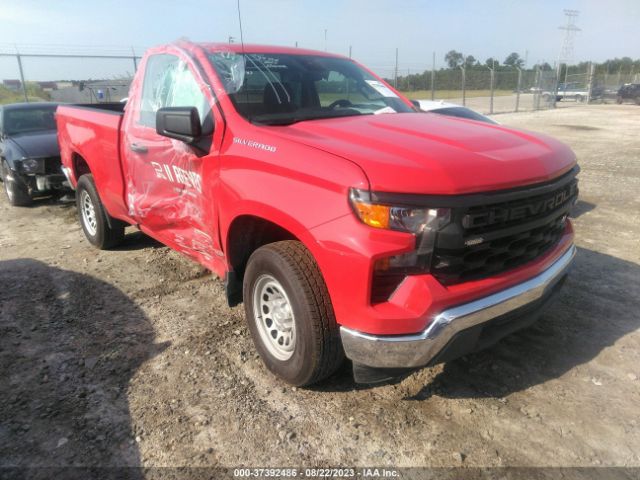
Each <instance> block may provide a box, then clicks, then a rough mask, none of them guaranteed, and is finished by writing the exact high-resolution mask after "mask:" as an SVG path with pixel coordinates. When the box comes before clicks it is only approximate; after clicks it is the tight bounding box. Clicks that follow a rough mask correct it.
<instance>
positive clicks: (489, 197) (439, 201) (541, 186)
mask: <svg viewBox="0 0 640 480" xmlns="http://www.w3.org/2000/svg"><path fill="white" fill-rule="evenodd" d="M579 172H580V167H579V166H578V165H576V166H575V167H573V168H572V169H571V170H569V171H568V172H566V173H564V174H563V175H561V176H560V177H558V178H555V179H553V180H550V181H548V182H544V183H537V184H532V185H526V186H523V187H518V188H514V189H509V190H495V191H489V192H483V193H470V194H462V195H429V194H411V193H388V192H370V193H369V198H370V201H371V202H372V203H380V204H385V205H394V206H407V207H430V208H460V207H474V206H478V205H491V204H496V203H503V202H511V201H514V200H519V199H521V198H527V197H533V196H537V195H544V194H546V193H551V192H553V191H554V190H557V189H558V188H561V187H563V186H565V185H568V184H569V183H570V182H572V181H573V179H574V178H575V177H576V175H577V174H578V173H579ZM358 193H359V194H360V195H363V193H366V192H364V191H362V190H358ZM362 198H363V199H365V198H366V197H365V196H364V195H363V197H362Z"/></svg>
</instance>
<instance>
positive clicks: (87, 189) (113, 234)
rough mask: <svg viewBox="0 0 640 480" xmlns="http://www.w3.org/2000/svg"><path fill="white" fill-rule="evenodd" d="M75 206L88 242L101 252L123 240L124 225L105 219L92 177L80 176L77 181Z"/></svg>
mask: <svg viewBox="0 0 640 480" xmlns="http://www.w3.org/2000/svg"><path fill="white" fill-rule="evenodd" d="M76 205H77V207H78V217H79V220H80V225H82V230H83V231H84V234H85V236H86V237H87V240H89V242H90V243H91V244H92V245H94V246H96V247H98V248H99V249H101V250H105V249H107V248H111V247H115V246H116V245H117V244H118V243H120V242H121V241H122V239H123V238H124V225H123V224H122V223H121V222H119V221H117V220H112V221H111V225H110V224H109V219H108V218H107V215H108V213H107V212H106V210H105V209H104V206H103V205H102V202H101V201H100V197H99V195H98V190H96V186H95V183H94V181H93V175H91V174H87V175H82V176H81V177H80V180H78V187H77V192H76Z"/></svg>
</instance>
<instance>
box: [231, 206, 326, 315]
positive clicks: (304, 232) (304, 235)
mask: <svg viewBox="0 0 640 480" xmlns="http://www.w3.org/2000/svg"><path fill="white" fill-rule="evenodd" d="M270 213H271V214H269V213H267V212H265V211H263V212H261V213H260V214H254V213H241V214H238V215H236V216H235V217H234V218H233V220H232V221H231V222H230V223H229V227H228V229H227V230H226V234H225V235H224V236H223V239H224V251H225V255H226V259H227V275H226V279H225V283H226V290H227V301H228V303H229V305H230V306H234V305H237V304H239V303H241V302H242V301H243V298H242V281H243V278H244V271H245V269H246V266H247V262H248V260H249V257H250V256H251V254H252V253H253V252H254V251H256V250H257V249H258V248H260V247H262V246H264V245H268V244H270V243H274V242H279V241H282V240H296V241H299V242H300V243H302V244H303V245H304V246H305V247H306V248H307V249H308V250H309V252H311V255H312V256H313V257H314V259H315V255H314V254H313V250H314V244H315V242H314V240H313V237H312V236H311V234H310V233H309V231H308V229H306V228H305V227H304V226H302V225H300V224H299V223H298V222H297V221H295V220H294V219H291V218H290V217H288V216H286V214H282V213H281V212H270ZM316 262H317V259H316Z"/></svg>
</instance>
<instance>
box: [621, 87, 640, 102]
mask: <svg viewBox="0 0 640 480" xmlns="http://www.w3.org/2000/svg"><path fill="white" fill-rule="evenodd" d="M625 100H631V101H633V102H635V103H637V104H638V105H640V83H627V84H625V85H623V86H622V87H620V90H618V103H622V102H624V101H625Z"/></svg>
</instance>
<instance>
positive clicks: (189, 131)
mask: <svg viewBox="0 0 640 480" xmlns="http://www.w3.org/2000/svg"><path fill="white" fill-rule="evenodd" d="M156 132H157V133H158V135H162V136H163V137H169V138H175V139H176V140H180V141H181V142H185V143H189V144H192V143H195V142H196V141H198V139H199V138H200V137H201V136H202V126H201V125H200V115H199V114H198V109H197V108H196V107H165V108H161V109H159V110H158V111H157V112H156Z"/></svg>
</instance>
